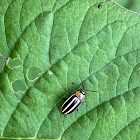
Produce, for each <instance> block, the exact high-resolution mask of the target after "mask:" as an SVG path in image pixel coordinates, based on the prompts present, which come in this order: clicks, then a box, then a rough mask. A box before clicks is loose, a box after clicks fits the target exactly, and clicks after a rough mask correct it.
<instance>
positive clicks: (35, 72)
mask: <svg viewBox="0 0 140 140" xmlns="http://www.w3.org/2000/svg"><path fill="white" fill-rule="evenodd" d="M41 73H42V70H41V69H40V68H38V67H36V66H32V67H30V68H29V70H28V73H27V77H28V79H29V80H35V79H36V78H37V77H38V76H39V75H40V74H41Z"/></svg>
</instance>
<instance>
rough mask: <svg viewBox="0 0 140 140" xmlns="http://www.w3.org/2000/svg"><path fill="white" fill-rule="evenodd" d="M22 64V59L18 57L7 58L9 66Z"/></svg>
mask: <svg viewBox="0 0 140 140" xmlns="http://www.w3.org/2000/svg"><path fill="white" fill-rule="evenodd" d="M21 65H22V61H21V60H20V59H8V61H7V66H8V67H10V68H14V67H19V66H21Z"/></svg>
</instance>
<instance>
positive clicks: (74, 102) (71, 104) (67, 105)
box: [60, 80, 97, 114]
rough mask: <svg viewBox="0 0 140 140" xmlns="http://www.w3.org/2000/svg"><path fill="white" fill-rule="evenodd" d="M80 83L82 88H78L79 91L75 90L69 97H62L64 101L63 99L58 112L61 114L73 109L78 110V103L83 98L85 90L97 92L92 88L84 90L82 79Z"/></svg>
mask: <svg viewBox="0 0 140 140" xmlns="http://www.w3.org/2000/svg"><path fill="white" fill-rule="evenodd" d="M80 85H82V88H83V89H82V90H80V91H77V90H76V93H75V94H72V95H70V96H69V97H65V98H63V99H64V100H65V101H64V103H63V104H62V106H61V108H60V112H61V113H62V114H70V113H72V112H73V111H75V110H77V111H78V110H79V106H80V104H81V103H82V102H83V101H84V99H85V94H86V91H91V92H97V91H93V90H85V89H84V84H83V81H82V80H81V84H80Z"/></svg>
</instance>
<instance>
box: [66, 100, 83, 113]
mask: <svg viewBox="0 0 140 140" xmlns="http://www.w3.org/2000/svg"><path fill="white" fill-rule="evenodd" d="M75 98H77V97H75ZM80 102H81V101H80V100H79V99H78V101H77V103H76V104H75V105H74V106H73V107H72V108H71V109H70V110H69V111H68V112H66V114H67V113H69V112H70V111H71V110H73V109H74V108H75V107H76V106H77V104H79V103H80Z"/></svg>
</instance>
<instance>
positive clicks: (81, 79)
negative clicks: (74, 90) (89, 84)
mask: <svg viewBox="0 0 140 140" xmlns="http://www.w3.org/2000/svg"><path fill="white" fill-rule="evenodd" d="M80 79H81V78H80ZM81 84H82V87H83V89H85V88H84V83H83V80H82V79H81Z"/></svg>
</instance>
